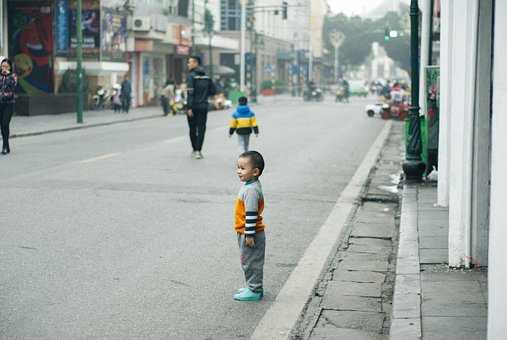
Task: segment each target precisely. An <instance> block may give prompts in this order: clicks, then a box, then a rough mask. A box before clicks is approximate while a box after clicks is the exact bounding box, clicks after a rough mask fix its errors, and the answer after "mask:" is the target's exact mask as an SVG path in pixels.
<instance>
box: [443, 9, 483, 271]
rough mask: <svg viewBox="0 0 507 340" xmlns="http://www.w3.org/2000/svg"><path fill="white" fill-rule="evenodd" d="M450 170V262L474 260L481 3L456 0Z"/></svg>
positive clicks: (465, 263) (461, 263)
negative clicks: (474, 143) (472, 221)
mask: <svg viewBox="0 0 507 340" xmlns="http://www.w3.org/2000/svg"><path fill="white" fill-rule="evenodd" d="M453 15H454V18H453V26H454V27H453V32H452V33H453V34H452V36H453V37H452V39H453V49H452V52H451V53H452V57H451V58H452V68H451V72H452V73H451V77H452V84H453V86H452V89H451V97H450V100H451V121H452V129H451V144H450V152H451V158H450V169H449V170H450V171H449V174H450V176H449V180H450V181H449V184H450V192H449V265H450V266H453V267H455V266H456V267H457V266H466V267H468V266H469V264H470V262H471V257H470V256H471V253H470V251H471V237H470V236H471V202H472V200H471V198H472V160H473V127H474V125H473V121H474V119H473V118H474V108H475V74H476V49H477V22H478V2H477V1H476V0H460V1H455V2H454V11H453Z"/></svg>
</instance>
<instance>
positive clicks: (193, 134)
mask: <svg viewBox="0 0 507 340" xmlns="http://www.w3.org/2000/svg"><path fill="white" fill-rule="evenodd" d="M187 67H188V70H189V74H188V77H187V120H188V128H189V130H190V142H191V143H192V149H193V151H192V158H195V159H201V158H202V153H201V150H202V144H203V142H204V134H205V133H206V120H207V118H208V97H209V96H213V95H215V92H216V90H215V86H214V85H213V81H212V80H211V79H210V78H209V77H208V76H207V75H206V73H205V72H204V70H203V69H202V68H201V58H200V57H198V56H191V57H190V58H188V61H187Z"/></svg>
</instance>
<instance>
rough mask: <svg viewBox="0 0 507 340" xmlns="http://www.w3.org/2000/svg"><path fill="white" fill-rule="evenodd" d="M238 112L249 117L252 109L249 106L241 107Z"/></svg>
mask: <svg viewBox="0 0 507 340" xmlns="http://www.w3.org/2000/svg"><path fill="white" fill-rule="evenodd" d="M236 112H237V113H238V114H240V115H247V114H249V113H250V107H249V106H248V105H239V106H238V108H237V109H236Z"/></svg>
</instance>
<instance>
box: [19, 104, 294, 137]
mask: <svg viewBox="0 0 507 340" xmlns="http://www.w3.org/2000/svg"><path fill="white" fill-rule="evenodd" d="M299 99H300V98H299ZM293 100H294V97H291V96H289V95H277V96H270V97H262V96H261V97H259V102H258V104H256V105H270V104H272V103H274V102H280V101H293ZM254 106H255V105H254ZM227 110H232V108H231V109H227ZM211 112H213V111H211ZM160 117H163V116H162V109H161V107H160V106H158V105H157V106H148V107H139V108H133V109H131V110H130V111H129V113H128V114H126V113H115V112H113V110H109V109H108V110H100V111H85V112H84V113H83V123H82V124H78V123H77V122H76V120H77V119H76V113H75V112H69V113H61V114H55V115H38V116H14V117H12V121H11V138H17V137H29V136H36V135H41V134H46V133H53V132H62V131H70V130H78V129H85V128H91V127H96V126H104V125H111V124H118V123H126V122H133V121H137V120H143V119H152V118H160ZM171 117H172V116H171V115H169V116H168V117H167V119H171Z"/></svg>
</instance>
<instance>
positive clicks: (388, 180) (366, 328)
mask: <svg viewBox="0 0 507 340" xmlns="http://www.w3.org/2000/svg"><path fill="white" fill-rule="evenodd" d="M402 136H403V124H402V123H401V122H393V126H392V130H391V134H390V136H389V138H388V140H387V142H386V144H385V146H384V148H383V149H382V152H381V155H380V159H379V160H378V162H377V164H376V166H375V167H374V168H373V169H372V172H371V173H370V179H369V183H368V185H367V187H366V190H365V191H364V192H363V194H362V197H361V204H360V206H359V208H358V210H357V211H356V212H355V214H354V215H353V218H352V219H351V220H349V222H348V225H347V226H346V231H345V233H344V235H343V238H342V240H341V241H340V244H339V245H338V246H337V249H336V252H335V254H334V255H332V256H331V258H330V259H329V265H328V267H327V270H325V272H324V273H322V275H321V279H320V280H319V282H318V284H317V286H316V288H315V292H314V295H313V297H312V298H311V299H310V301H309V302H308V305H307V309H306V311H305V312H304V315H303V316H302V317H301V318H300V322H299V323H298V325H297V327H296V329H294V330H293V331H292V339H304V340H334V339H347V340H348V339H353V340H380V339H387V338H388V334H389V328H390V316H391V302H392V292H393V284H394V278H395V257H396V249H397V238H398V236H397V235H398V229H397V226H398V220H399V213H398V198H399V194H398V192H397V188H398V184H399V178H400V169H401V149H400V148H401V140H402Z"/></svg>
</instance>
